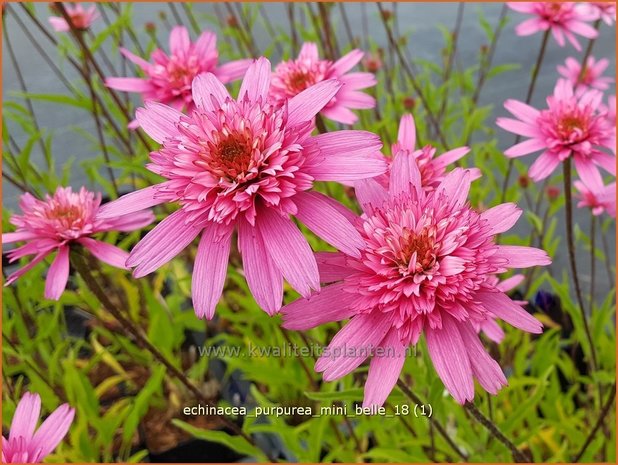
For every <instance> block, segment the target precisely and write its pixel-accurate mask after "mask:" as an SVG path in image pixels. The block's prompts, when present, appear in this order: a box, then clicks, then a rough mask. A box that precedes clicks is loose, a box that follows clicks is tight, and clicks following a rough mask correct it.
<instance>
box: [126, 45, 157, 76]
mask: <svg viewBox="0 0 618 465" xmlns="http://www.w3.org/2000/svg"><path fill="white" fill-rule="evenodd" d="M120 53H121V54H122V55H124V56H125V58H127V59H128V60H130V61H132V62H133V63H135V64H136V65H137V66H139V67H140V68H142V70H144V71H148V70H149V69H150V66H152V65H151V64H150V63H148V62H147V61H146V60H144V59H143V58H141V57H138V56H137V55H135V54H133V53H131V52H129V51H128V50H127V49H126V48H120Z"/></svg>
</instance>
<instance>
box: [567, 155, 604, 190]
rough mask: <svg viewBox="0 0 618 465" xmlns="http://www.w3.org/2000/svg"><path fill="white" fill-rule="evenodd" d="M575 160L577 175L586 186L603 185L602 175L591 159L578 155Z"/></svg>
mask: <svg viewBox="0 0 618 465" xmlns="http://www.w3.org/2000/svg"><path fill="white" fill-rule="evenodd" d="M573 158H574V161H575V169H576V170H577V174H578V175H579V177H580V179H581V180H582V181H583V182H584V184H585V185H587V186H590V187H593V186H602V185H603V178H602V177H601V173H600V172H599V169H598V168H597V167H596V165H595V164H594V163H593V162H592V161H591V160H590V159H588V158H586V157H583V156H578V155H576V156H575V157H573Z"/></svg>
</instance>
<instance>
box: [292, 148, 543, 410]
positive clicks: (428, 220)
mask: <svg viewBox="0 0 618 465" xmlns="http://www.w3.org/2000/svg"><path fill="white" fill-rule="evenodd" d="M470 178H471V173H470V172H469V171H468V170H464V169H461V168H456V169H454V170H453V171H451V172H450V173H448V174H447V175H446V176H445V178H444V179H443V181H442V182H441V183H440V185H439V186H438V187H437V188H436V189H435V190H433V191H430V192H427V191H425V190H424V189H422V188H421V174H420V171H419V169H418V167H417V165H416V163H415V161H414V158H412V157H409V156H406V154H403V153H399V154H398V155H396V156H395V159H394V161H393V166H392V169H391V175H390V182H389V186H388V189H384V188H382V187H381V186H380V185H379V184H378V183H376V182H370V181H371V180H368V181H361V182H359V183H358V184H357V191H360V192H362V194H361V195H359V198H362V199H363V201H362V208H363V211H364V215H363V216H362V217H361V218H360V219H359V220H358V223H357V224H358V229H359V231H360V232H361V235H362V236H363V239H364V242H365V247H364V248H363V250H362V251H361V256H360V257H359V258H357V257H353V256H350V255H348V254H346V253H342V252H335V253H322V254H318V264H319V270H320V278H321V281H322V282H323V283H331V284H329V285H328V286H326V287H324V288H322V290H321V291H320V293H319V294H315V295H313V296H311V297H310V298H309V299H299V300H297V301H296V302H293V303H291V304H289V305H287V306H285V307H284V308H283V310H282V313H283V316H284V327H286V328H289V329H298V330H305V329H309V328H313V327H315V326H318V325H320V324H324V323H327V322H331V321H340V320H344V319H347V318H351V321H350V322H349V323H348V324H347V325H345V326H344V327H343V329H342V330H340V331H339V333H337V335H336V336H335V337H334V339H333V340H332V341H331V343H330V345H329V346H328V351H327V352H326V356H322V357H321V358H320V359H319V360H318V361H317V363H316V365H315V369H316V370H317V371H320V372H323V373H324V379H325V380H326V381H332V380H335V379H338V378H340V377H342V376H344V375H346V374H348V373H350V372H351V371H352V370H354V369H355V368H356V367H358V366H359V365H360V364H361V363H362V362H363V361H364V360H365V359H366V358H367V356H368V352H369V351H370V350H372V349H375V351H376V352H377V350H378V348H382V350H381V352H382V354H387V355H386V356H380V357H376V356H374V357H373V358H372V359H371V363H370V365H369V375H368V378H367V383H366V386H365V398H364V405H365V406H369V405H382V404H383V403H384V401H385V400H386V398H387V396H388V394H389V393H390V391H391V390H392V388H393V386H394V385H395V383H396V381H397V378H398V376H399V373H400V371H401V367H402V365H403V363H404V354H405V350H406V347H407V346H409V345H410V344H416V343H417V342H418V340H419V337H420V335H421V334H424V335H425V339H426V342H427V347H428V349H429V355H430V357H431V359H432V361H433V363H434V366H435V368H436V371H437V372H438V375H439V376H440V378H441V379H442V381H443V382H444V384H445V386H446V388H447V389H448V390H449V392H450V393H451V394H452V395H453V397H455V399H456V400H457V401H458V402H460V403H464V402H466V401H469V400H471V399H472V398H473V397H474V382H473V379H474V378H476V379H477V380H478V381H479V383H480V384H481V386H482V387H483V388H484V389H485V390H487V391H488V392H490V393H492V394H495V393H496V392H497V391H498V390H499V389H500V388H501V387H502V386H504V385H505V384H506V378H505V377H504V374H503V373H502V370H501V369H500V367H499V366H498V364H497V363H496V362H495V361H494V360H493V359H492V358H491V357H490V356H489V354H488V353H487V352H486V351H485V350H484V349H483V346H482V345H481V342H480V340H479V337H478V335H477V332H476V331H475V328H474V324H479V323H482V322H485V321H487V319H488V318H490V317H492V318H494V317H495V318H500V319H502V320H504V321H505V322H507V323H509V324H511V325H513V326H515V327H517V328H520V329H522V330H524V331H528V332H532V333H540V332H541V330H542V325H541V323H540V322H539V321H537V320H536V319H535V318H533V317H532V316H531V315H529V314H528V313H527V312H526V311H525V310H523V309H522V308H521V306H520V305H518V304H517V303H515V302H513V301H511V299H510V298H509V297H508V296H507V295H506V294H505V293H504V292H503V291H502V290H501V289H500V288H499V287H498V286H497V285H496V284H495V282H493V281H492V280H491V279H490V278H491V277H492V276H493V275H495V274H498V273H503V272H505V271H507V270H508V269H509V268H524V267H529V266H535V265H547V264H549V263H550V259H549V257H548V256H547V254H546V253H545V252H544V251H543V250H540V249H535V248H532V247H520V246H509V245H504V246H500V245H497V244H496V243H495V239H494V238H495V235H496V234H500V233H503V232H504V231H507V230H508V229H510V228H511V227H512V226H513V224H514V223H515V222H516V221H517V219H518V218H519V216H520V215H521V210H519V209H518V208H517V207H516V206H515V205H514V204H512V203H506V204H502V205H498V206H496V207H494V208H491V209H489V210H487V211H485V212H483V213H478V212H476V211H475V210H473V209H472V208H470V206H469V205H468V204H467V196H468V191H469V189H470V183H471V180H470ZM337 354H339V356H337Z"/></svg>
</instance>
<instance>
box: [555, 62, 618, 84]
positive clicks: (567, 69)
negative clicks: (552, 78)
mask: <svg viewBox="0 0 618 465" xmlns="http://www.w3.org/2000/svg"><path fill="white" fill-rule="evenodd" d="M608 65H609V61H608V60H607V59H606V58H603V59H601V60H599V61H596V60H595V59H594V57H588V60H587V61H586V67H585V69H584V72H583V73H582V67H581V65H580V63H579V61H577V60H576V59H575V58H572V57H569V58H567V59H566V61H565V63H564V65H560V66H558V72H559V73H560V74H561V75H562V76H563V77H565V78H566V79H567V80H568V81H569V82H570V83H571V85H572V86H573V87H575V90H576V91H577V92H581V91H582V90H584V89H587V88H590V87H592V88H595V89H599V90H607V89H609V85H610V84H611V83H612V82H614V80H613V79H612V78H611V77H607V76H603V72H604V71H605V70H606V69H607V66H608ZM580 76H581V77H580Z"/></svg>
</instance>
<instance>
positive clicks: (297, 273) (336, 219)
mask: <svg viewBox="0 0 618 465" xmlns="http://www.w3.org/2000/svg"><path fill="white" fill-rule="evenodd" d="M270 77H271V68H270V62H269V61H268V60H267V59H266V58H260V59H259V60H257V62H256V63H255V64H253V65H251V67H250V68H249V70H248V71H247V74H246V76H245V78H244V80H243V82H242V85H241V87H240V91H239V98H238V99H237V100H234V99H233V98H232V97H231V96H230V95H229V93H228V91H227V90H226V89H225V87H224V85H223V83H221V81H219V80H218V79H217V77H216V76H214V75H213V74H210V73H207V74H202V75H200V76H198V77H197V78H196V79H195V80H194V81H193V100H194V101H195V106H196V108H195V110H194V111H193V112H192V113H190V114H189V115H185V114H183V113H180V112H178V111H177V110H174V109H173V108H171V107H168V106H165V105H161V104H158V103H147V104H146V107H145V108H141V109H139V110H138V111H137V119H138V121H139V123H140V125H141V127H142V128H143V129H144V130H145V131H146V133H147V134H149V135H150V136H151V137H152V138H153V139H154V140H155V141H157V142H159V143H160V144H162V146H161V148H160V149H159V150H158V151H156V152H153V153H151V160H152V163H151V164H150V165H149V166H148V168H149V169H150V170H151V171H153V172H155V173H157V174H159V175H161V176H163V177H164V178H166V179H167V180H166V181H165V182H162V183H161V184H157V185H155V186H152V187H149V188H146V189H143V190H141V191H137V192H134V193H131V194H128V195H127V196H125V197H122V198H120V199H118V200H117V201H115V202H112V203H111V204H109V205H107V206H106V207H105V209H104V212H103V213H102V214H103V215H111V216H113V215H116V214H117V213H118V212H130V211H133V210H137V209H141V208H145V207H149V206H153V205H157V204H161V203H164V202H174V203H179V204H180V209H179V210H177V211H176V212H174V213H173V214H171V215H170V216H168V217H167V218H165V219H164V220H163V221H162V222H161V223H160V224H159V225H158V226H157V227H156V228H155V229H153V230H152V231H151V232H150V233H149V234H148V235H147V236H146V237H145V238H144V239H143V240H142V241H141V242H140V243H139V244H138V245H137V246H136V247H135V248H134V249H133V250H132V252H131V256H130V257H129V260H128V261H127V264H128V265H129V266H133V267H136V268H135V272H134V275H135V276H136V277H141V276H144V275H146V274H148V273H151V272H152V271H154V270H156V269H157V268H159V267H160V266H162V265H163V264H165V263H166V262H168V261H169V260H171V259H172V258H173V257H174V256H176V255H177V254H178V253H180V251H182V250H183V249H184V248H185V247H187V246H188V245H189V244H190V243H191V242H192V241H193V240H194V239H195V238H196V237H197V236H200V235H201V239H200V243H199V246H198V249H197V256H196V259H195V265H194V268H193V284H192V287H193V304H194V307H195V311H196V314H197V315H198V316H199V317H200V318H203V317H206V318H212V317H213V315H214V311H215V306H216V304H217V302H218V301H219V298H220V296H221V293H222V291H223V286H224V281H225V275H226V270H227V263H228V257H229V253H230V242H231V239H232V232H233V231H234V230H236V231H237V234H238V248H239V251H240V253H241V255H242V259H243V266H244V272H245V276H246V279H247V283H248V285H249V289H250V290H251V292H252V293H253V295H254V297H255V299H256V301H257V302H258V304H259V305H260V306H261V307H262V308H263V309H264V310H266V311H267V312H268V313H270V314H273V313H275V312H277V311H278V310H279V308H280V307H281V301H282V295H283V279H284V278H285V279H286V280H287V281H288V282H289V283H290V284H291V285H292V286H293V287H294V288H295V289H296V290H297V291H299V292H300V293H301V294H302V295H309V294H310V292H311V289H318V288H319V277H318V270H317V264H316V260H315V257H314V255H313V253H312V251H311V248H310V246H309V244H308V243H307V240H306V239H305V238H304V236H303V235H302V234H301V232H300V230H299V229H298V228H297V226H296V225H295V224H294V223H293V222H292V219H291V217H292V216H295V217H296V218H297V219H298V220H299V221H300V222H302V223H304V224H305V225H306V226H307V227H308V228H309V229H310V230H312V231H313V232H314V233H315V234H317V235H318V236H320V237H321V238H323V239H324V240H325V241H327V242H329V243H330V244H332V245H333V246H335V247H338V248H341V249H342V250H345V251H347V252H348V253H350V254H352V255H358V254H359V252H358V249H359V248H360V247H361V246H362V245H363V241H362V238H361V236H360V234H359V232H358V231H357V230H356V229H355V228H354V226H353V225H352V224H351V222H350V218H353V217H354V215H353V214H352V213H351V212H350V211H349V210H347V209H346V208H344V207H343V206H342V205H340V204H339V203H337V202H335V201H334V200H332V199H330V198H328V197H326V196H324V195H322V194H320V193H318V192H310V190H311V187H312V185H313V183H314V182H315V181H339V182H342V181H345V182H353V181H356V180H359V179H364V178H369V177H373V176H377V175H380V174H382V173H383V172H384V171H385V169H386V164H385V162H384V161H383V160H382V159H381V158H376V157H374V156H373V154H374V153H375V152H376V151H379V150H380V148H381V147H382V144H381V143H380V141H379V138H378V137H377V136H376V135H375V134H372V133H369V132H365V131H336V132H330V133H328V134H321V135H317V136H312V135H311V133H312V130H313V128H314V125H313V119H314V117H315V115H316V114H317V113H318V112H319V111H320V110H322V108H324V106H325V105H326V104H327V103H328V102H329V101H330V100H331V99H332V97H333V96H334V95H335V94H336V93H337V91H338V90H339V89H340V88H341V84H340V83H339V82H337V81H335V80H328V81H323V82H320V83H318V84H316V85H314V86H312V87H310V88H308V89H307V90H305V91H303V92H301V93H300V94H298V95H297V96H296V97H293V98H292V99H290V100H289V101H287V102H286V103H285V104H284V105H283V106H281V107H279V106H274V105H272V104H271V103H269V102H268V101H267V94H268V88H269V84H270Z"/></svg>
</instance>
